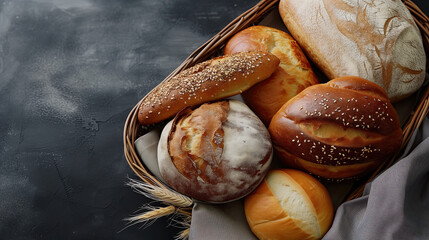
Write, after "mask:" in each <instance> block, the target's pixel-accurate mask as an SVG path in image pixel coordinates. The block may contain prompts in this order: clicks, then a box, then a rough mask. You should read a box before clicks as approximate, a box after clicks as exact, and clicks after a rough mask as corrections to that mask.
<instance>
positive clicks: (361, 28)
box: [279, 0, 426, 102]
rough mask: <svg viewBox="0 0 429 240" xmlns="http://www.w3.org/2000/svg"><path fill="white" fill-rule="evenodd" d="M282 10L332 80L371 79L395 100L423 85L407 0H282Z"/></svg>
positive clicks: (418, 38)
mask: <svg viewBox="0 0 429 240" xmlns="http://www.w3.org/2000/svg"><path fill="white" fill-rule="evenodd" d="M279 12H280V15H281V17H282V19H283V22H284V23H285V25H286V26H287V28H288V30H289V31H290V32H291V35H292V36H293V37H294V38H295V39H296V40H297V42H298V43H299V44H300V46H301V47H302V48H303V50H304V51H305V52H306V54H307V56H308V57H309V58H310V59H311V60H312V62H314V63H315V64H317V65H318V66H319V68H320V69H321V70H322V71H323V72H324V73H325V75H326V76H327V77H328V78H329V79H334V78H338V77H343V76H359V77H362V78H365V79H367V80H369V81H372V82H374V83H377V84H378V85H379V86H381V87H382V88H383V89H384V90H385V91H386V92H387V94H388V96H389V98H390V100H391V101H392V102H396V101H399V100H401V99H404V98H406V97H408V96H409V95H411V94H412V93H414V92H415V91H416V90H418V89H419V88H420V87H421V85H422V84H423V80H424V77H425V69H426V55H425V51H424V48H423V42H422V37H421V35H420V31H419V29H418V28H417V26H416V24H415V23H414V20H413V18H412V16H411V14H410V12H409V11H408V9H407V8H406V7H405V5H404V4H403V3H402V1H391V0H373V1H370V2H367V1H358V0H351V1H345V0H306V1H300V0H281V1H280V3H279Z"/></svg>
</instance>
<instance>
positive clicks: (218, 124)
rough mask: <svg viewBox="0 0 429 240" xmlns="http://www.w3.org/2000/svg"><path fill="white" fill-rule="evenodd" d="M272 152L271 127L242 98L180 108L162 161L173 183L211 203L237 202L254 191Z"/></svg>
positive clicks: (165, 138) (167, 131) (163, 144)
mask: <svg viewBox="0 0 429 240" xmlns="http://www.w3.org/2000/svg"><path fill="white" fill-rule="evenodd" d="M272 155H273V151H272V145H271V139H270V135H269V133H268V130H267V129H266V127H265V126H264V124H263V123H262V122H261V120H260V119H259V118H258V117H257V116H256V115H255V114H254V113H253V112H252V111H251V110H250V109H249V108H248V107H247V106H246V105H245V104H244V103H242V102H240V101H237V100H228V101H227V100H224V101H219V102H214V103H205V104H203V105H201V106H199V107H198V108H197V109H195V110H193V111H192V110H190V109H185V110H183V111H181V112H179V113H178V114H177V116H176V118H175V119H174V120H173V121H171V122H170V123H168V124H167V125H166V126H165V128H164V130H163V131H162V134H161V138H160V141H159V144H158V164H159V168H160V172H161V175H162V177H163V179H164V180H165V181H166V182H167V183H168V185H170V186H171V187H172V188H173V189H175V190H176V191H178V192H180V193H182V194H185V195H187V196H190V197H192V198H194V199H197V200H200V201H206V202H212V203H222V202H228V201H232V200H236V199H238V198H241V197H243V196H245V195H246V194H248V193H250V192H251V191H252V190H254V189H255V188H256V187H257V186H258V184H259V183H260V182H261V181H262V179H263V178H264V176H265V175H266V173H267V171H268V168H269V166H270V163H271V159H272Z"/></svg>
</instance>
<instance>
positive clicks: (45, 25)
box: [0, 0, 429, 239]
mask: <svg viewBox="0 0 429 240" xmlns="http://www.w3.org/2000/svg"><path fill="white" fill-rule="evenodd" d="M256 2H257V1H256V0H251V1H244V0H234V1H230V0H221V1H210V0H202V1H198V2H197V1H192V0H175V1H174V0H161V1H156V0H139V1H121V0H116V1H114V0H106V1H101V0H73V1H72V0H27V1H23V0H22V1H21V0H13V1H4V0H0V239H172V238H173V236H174V235H175V234H176V232H175V228H174V227H171V226H167V225H168V224H170V223H171V222H169V220H168V219H162V220H159V221H156V222H155V223H154V224H153V225H151V226H150V227H149V228H146V229H139V228H138V226H133V227H131V228H128V229H126V230H124V231H122V232H120V233H118V231H119V230H121V229H122V228H123V227H124V226H125V222H124V221H122V219H123V218H125V217H128V216H130V215H131V214H133V213H134V211H136V210H137V209H138V208H139V207H140V206H141V205H143V204H144V203H146V202H148V200H146V199H145V198H144V197H142V196H140V195H138V194H136V193H134V192H132V190H131V189H130V188H128V187H126V186H125V185H124V184H125V182H126V181H127V177H128V176H129V177H134V174H133V173H132V171H131V170H130V168H129V166H128V165H127V163H126V161H125V159H124V157H123V147H122V131H123V124H124V121H125V119H126V116H127V114H128V113H129V111H130V109H131V107H133V106H134V105H135V104H136V103H137V101H138V100H140V99H141V98H142V97H143V96H144V95H145V94H146V93H147V92H148V91H149V90H150V89H152V88H153V87H154V86H156V84H158V83H159V82H160V81H161V80H162V79H163V78H164V77H166V76H167V75H168V74H169V73H170V72H171V71H172V70H174V69H175V68H176V67H177V66H178V65H179V64H180V63H181V62H182V61H183V60H184V59H185V58H186V57H187V56H188V55H189V54H190V53H191V52H192V51H193V50H194V49H196V48H197V47H198V46H200V45H201V44H202V43H204V42H205V41H206V40H208V39H209V38H210V37H211V36H212V35H214V34H215V33H217V32H218V31H219V30H221V29H222V28H223V26H225V25H226V24H227V23H228V22H230V21H231V20H232V19H234V18H235V17H236V16H238V15H239V14H240V13H242V12H243V11H245V10H247V9H248V8H250V7H251V6H253V5H254V4H255V3H256ZM415 2H416V3H417V4H418V5H420V6H424V9H425V11H426V12H429V11H428V10H429V7H428V5H429V3H428V2H426V1H425V0H418V1H415Z"/></svg>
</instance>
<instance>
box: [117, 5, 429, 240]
mask: <svg viewBox="0 0 429 240" xmlns="http://www.w3.org/2000/svg"><path fill="white" fill-rule="evenodd" d="M402 1H403V2H404V4H405V5H406V6H407V8H408V9H409V10H410V12H411V14H412V15H413V18H414V20H415V22H416V23H417V25H418V27H419V28H420V30H421V33H422V36H423V42H424V46H425V50H426V56H429V51H428V49H429V18H428V17H427V16H426V15H425V14H424V13H423V12H422V11H421V10H420V9H419V7H418V6H416V5H415V4H414V3H413V2H412V1H409V0H402ZM278 2H279V0H262V1H260V2H259V3H257V4H256V5H255V6H254V7H252V8H251V9H249V10H247V11H246V12H244V13H243V14H241V15H240V16H239V17H237V18H236V19H234V20H233V21H232V22H231V23H229V24H228V25H227V26H226V27H225V28H224V29H222V30H221V31H220V32H219V33H218V34H216V35H215V36H214V37H212V38H211V39H210V40H209V41H207V42H206V43H205V44H203V45H202V46H201V47H199V48H198V49H197V50H195V51H194V52H193V53H192V54H191V55H190V56H189V57H188V58H187V59H186V60H185V61H184V62H183V63H182V64H181V65H180V66H179V67H178V68H177V69H176V70H174V71H173V72H172V73H171V74H170V75H169V76H168V77H167V78H166V79H165V80H164V81H166V80H168V79H170V78H171V77H173V76H175V75H176V74H177V73H178V72H180V71H181V70H183V69H185V68H188V67H191V66H193V65H195V64H197V63H199V62H202V61H205V60H207V59H210V58H211V57H213V56H215V55H217V54H218V53H219V52H220V51H219V50H221V49H222V47H223V46H224V45H225V43H226V42H227V41H228V39H229V38H230V37H231V36H233V35H234V34H235V33H237V32H239V31H241V30H243V29H245V28H247V27H249V26H250V25H254V24H257V23H258V22H259V21H261V20H262V19H263V17H264V16H266V15H267V14H268V13H269V12H270V10H272V9H273V8H275V7H278ZM428 62H429V61H428ZM416 94H419V102H418V104H417V105H416V106H415V109H414V110H413V111H412V112H411V114H410V116H409V118H408V120H407V121H406V123H405V124H404V125H403V126H402V129H403V138H402V144H401V148H400V149H398V151H397V153H396V154H395V155H394V156H393V157H392V158H391V159H390V160H389V161H386V162H385V163H384V164H383V165H381V166H380V167H379V168H378V169H377V170H376V171H375V172H374V173H373V174H372V175H371V176H370V177H369V178H368V179H365V180H366V181H364V182H360V183H359V184H357V186H355V187H354V188H353V191H352V192H350V193H349V195H348V197H347V199H346V201H348V200H351V199H354V198H357V197H360V196H361V195H362V192H363V188H364V186H365V184H366V183H367V182H369V181H372V180H373V179H374V177H375V176H377V175H378V174H379V173H380V172H382V171H383V170H385V169H387V168H389V167H390V166H391V165H392V164H393V163H394V162H395V161H396V160H397V158H398V156H400V154H401V153H402V152H403V151H404V148H405V146H406V145H407V143H408V142H409V141H410V138H411V136H412V135H413V133H414V131H415V130H416V129H417V128H418V127H419V126H420V125H421V123H422V121H423V119H424V118H425V116H426V115H427V113H428V108H429V103H428V101H429V87H428V86H426V87H425V88H424V89H422V90H421V91H420V92H419V93H416ZM139 105H140V102H139V103H137V105H136V106H135V107H134V108H133V109H132V110H131V112H130V114H129V116H128V118H127V120H126V122H125V127H124V135H123V137H124V139H123V140H124V152H125V158H126V160H127V162H128V164H129V165H130V167H131V168H132V169H133V170H134V172H135V173H136V174H137V176H139V177H140V178H141V180H143V182H144V183H143V186H141V185H140V187H139V189H137V190H138V191H139V192H140V193H142V194H144V195H146V196H148V197H150V198H153V199H155V200H157V201H159V202H162V203H163V204H165V207H160V208H156V209H151V210H149V211H148V212H146V213H143V214H141V215H139V216H136V217H132V218H130V219H129V220H130V221H132V222H140V221H141V222H144V221H148V220H152V219H156V218H158V217H162V216H166V215H169V214H173V213H175V214H176V216H178V215H180V216H183V217H184V218H183V223H184V225H185V226H189V225H190V220H191V216H192V214H191V211H192V205H193V201H192V200H191V199H190V198H188V197H185V196H183V195H180V194H178V193H176V192H174V191H172V190H170V189H169V188H168V187H167V186H165V185H164V184H163V183H162V182H160V181H159V180H158V179H156V178H155V177H154V176H152V174H151V173H150V172H149V171H148V170H147V169H146V168H145V166H144V165H143V163H142V161H141V160H140V159H139V156H138V154H137V153H136V150H135V148H134V141H135V140H136V139H137V138H138V137H139V136H141V135H143V134H144V133H145V131H148V130H149V129H150V128H151V127H153V126H141V125H140V124H139V122H138V120H137V112H138V107H139ZM135 184H136V185H135ZM137 184H138V183H137V182H134V183H131V186H133V187H136V186H137ZM188 235H189V228H186V229H185V230H184V231H182V232H181V233H180V234H179V236H178V238H187V237H188Z"/></svg>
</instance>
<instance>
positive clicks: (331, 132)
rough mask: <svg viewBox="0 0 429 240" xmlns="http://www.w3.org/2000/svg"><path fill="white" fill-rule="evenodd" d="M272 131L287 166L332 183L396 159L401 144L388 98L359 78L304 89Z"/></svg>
mask: <svg viewBox="0 0 429 240" xmlns="http://www.w3.org/2000/svg"><path fill="white" fill-rule="evenodd" d="M269 131H270V134H271V136H272V139H273V144H274V148H275V150H276V153H277V154H278V155H279V157H280V158H281V159H282V160H283V161H284V162H285V163H286V164H288V165H289V166H291V167H297V168H300V169H305V170H307V171H309V172H311V173H314V174H316V175H319V176H322V177H325V178H333V179H342V178H351V177H355V176H357V175H361V174H365V173H367V172H368V171H370V170H372V169H374V168H375V167H377V166H378V165H379V164H380V163H382V162H383V161H385V160H387V159H388V158H389V157H390V156H392V154H393V153H394V152H395V151H396V149H398V147H399V146H400V143H401V139H402V130H401V128H400V125H399V119H398V116H397V113H396V111H395V109H394V108H393V106H392V104H391V103H390V101H389V98H388V96H387V94H386V93H385V92H384V90H383V89H382V88H381V87H379V86H378V85H377V84H375V83H372V82H370V81H367V80H365V79H362V78H359V77H342V78H337V79H334V80H331V81H330V82H328V83H326V84H319V85H315V86H311V87H309V88H307V89H305V90H304V91H302V92H301V93H300V94H298V95H297V96H296V97H294V98H292V99H291V100H290V101H289V102H288V103H286V104H285V105H284V106H283V107H282V108H281V109H280V110H279V112H278V113H277V114H276V115H275V116H274V117H273V120H272V121H271V124H270V126H269Z"/></svg>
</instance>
